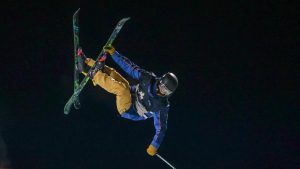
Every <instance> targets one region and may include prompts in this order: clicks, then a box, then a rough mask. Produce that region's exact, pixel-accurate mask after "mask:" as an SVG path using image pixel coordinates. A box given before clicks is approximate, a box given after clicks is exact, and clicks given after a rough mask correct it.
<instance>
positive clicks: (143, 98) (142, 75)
mask: <svg viewBox="0 0 300 169" xmlns="http://www.w3.org/2000/svg"><path fill="white" fill-rule="evenodd" d="M112 59H113V60H114V61H115V62H116V63H117V64H118V65H119V66H120V67H121V68H122V69H123V70H124V71H125V72H126V73H127V74H128V75H130V76H131V77H132V78H133V79H135V80H137V81H138V84H137V85H132V86H131V91H132V106H131V108H130V109H129V110H128V111H127V112H125V113H123V114H122V117H124V118H127V119H130V120H134V121H139V120H145V119H147V118H152V117H153V119H154V127H155V130H156V132H155V136H154V137H153V140H152V142H151V144H152V145H153V146H154V147H155V148H157V149H158V148H159V146H160V144H161V143H162V141H163V139H164V136H165V132H166V130H167V121H168V112H169V107H170V104H169V101H168V97H163V96H159V95H157V92H156V90H157V89H156V88H157V87H156V86H157V82H158V80H159V78H158V77H157V76H156V75H155V74H154V73H152V72H148V71H146V70H144V69H141V68H140V67H139V66H137V65H136V64H134V63H133V62H131V61H130V60H129V59H128V58H126V57H125V56H122V55H120V54H119V53H118V52H117V51H116V52H115V53H114V54H113V55H112ZM136 103H140V104H141V105H142V107H144V108H145V110H146V111H145V113H144V114H142V115H141V113H138V111H137V106H136Z"/></svg>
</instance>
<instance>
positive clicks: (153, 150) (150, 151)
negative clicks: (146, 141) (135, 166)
mask: <svg viewBox="0 0 300 169" xmlns="http://www.w3.org/2000/svg"><path fill="white" fill-rule="evenodd" d="M147 153H148V154H149V155H150V156H154V155H155V154H156V153H157V148H155V147H154V146H153V145H152V144H150V145H149V147H148V148H147Z"/></svg>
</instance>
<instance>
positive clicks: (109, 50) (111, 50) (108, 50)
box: [103, 45, 116, 56]
mask: <svg viewBox="0 0 300 169" xmlns="http://www.w3.org/2000/svg"><path fill="white" fill-rule="evenodd" d="M103 50H104V52H105V53H108V54H109V55H110V56H112V55H113V54H114V53H115V51H116V49H115V48H114V47H113V46H112V45H108V46H104V47H103Z"/></svg>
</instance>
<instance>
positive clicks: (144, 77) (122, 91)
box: [77, 45, 178, 156]
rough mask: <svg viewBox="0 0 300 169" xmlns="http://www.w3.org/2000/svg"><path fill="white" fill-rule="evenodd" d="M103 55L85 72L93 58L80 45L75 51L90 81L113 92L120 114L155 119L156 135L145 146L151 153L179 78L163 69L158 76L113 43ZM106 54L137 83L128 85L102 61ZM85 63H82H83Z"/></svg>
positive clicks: (164, 127) (160, 135)
mask: <svg viewBox="0 0 300 169" xmlns="http://www.w3.org/2000/svg"><path fill="white" fill-rule="evenodd" d="M103 49H104V52H105V55H104V56H103V57H101V58H100V62H97V63H98V64H97V65H96V66H95V67H94V69H93V70H92V71H91V73H90V74H87V73H86V72H88V71H87V70H88V69H87V66H86V65H88V66H89V67H92V66H93V65H94V63H95V61H94V60H93V59H91V58H87V57H86V56H85V55H84V53H83V52H82V50H81V49H79V50H78V53H77V55H78V56H79V57H80V59H79V62H78V68H79V71H80V72H81V73H83V74H84V75H87V76H89V77H90V78H91V79H92V81H93V84H94V85H95V86H96V85H99V86H100V87H102V88H103V89H104V90H106V91H108V92H109V93H112V94H114V95H115V96H116V105H117V110H118V112H119V114H120V116H121V117H123V118H126V119H130V120H133V121H139V120H146V119H148V118H153V119H154V127H155V130H156V132H155V136H154V137H153V140H152V142H151V144H150V145H149V146H148V148H147V153H148V154H149V155H151V156H153V155H155V154H156V153H157V150H158V148H159V146H160V145H161V143H162V141H163V139H164V136H165V132H166V130H167V120H168V112H169V107H170V103H169V101H168V98H169V97H170V96H171V95H172V94H173V93H174V91H175V90H176V88H177V86H178V79H177V77H176V76H175V75H174V74H173V73H170V72H169V73H166V74H164V75H163V76H161V77H157V76H156V75H155V74H154V73H152V72H149V71H146V70H144V69H141V68H140V67H139V66H137V65H136V64H134V63H133V62H132V61H130V60H129V59H128V58H127V57H125V56H123V55H121V54H120V53H119V52H117V51H116V50H115V48H114V47H113V46H111V45H110V46H105V47H104V48H103ZM106 55H109V56H111V58H112V59H113V60H114V62H115V63H117V64H118V65H119V66H120V67H121V68H122V69H123V70H124V71H125V72H126V73H127V74H128V75H130V76H131V77H132V78H133V79H136V80H137V81H138V84H136V85H130V84H129V82H128V81H127V80H126V79H125V78H124V77H122V76H121V75H120V74H119V73H118V72H117V71H116V70H115V69H113V68H111V67H109V66H107V65H105V58H106ZM84 63H85V64H84Z"/></svg>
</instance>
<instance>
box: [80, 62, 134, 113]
mask: <svg viewBox="0 0 300 169" xmlns="http://www.w3.org/2000/svg"><path fill="white" fill-rule="evenodd" d="M85 63H86V64H87V65H88V66H90V67H91V66H93V65H94V63H95V61H94V60H93V59H90V58H88V59H86V60H85ZM92 81H93V84H94V85H95V86H96V85H99V86H100V87H102V88H103V89H104V90H106V91H107V92H109V93H112V94H114V95H116V104H117V110H118V112H119V113H120V115H122V114H123V113H124V112H125V111H127V110H129V108H130V107H131V104H132V102H131V93H130V85H129V82H128V81H127V80H126V79H125V78H124V77H123V76H122V75H120V74H119V73H118V72H117V71H116V70H115V69H113V68H111V67H108V66H106V65H105V66H104V68H103V70H99V71H98V72H97V73H96V74H95V76H94V78H93V79H92Z"/></svg>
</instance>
